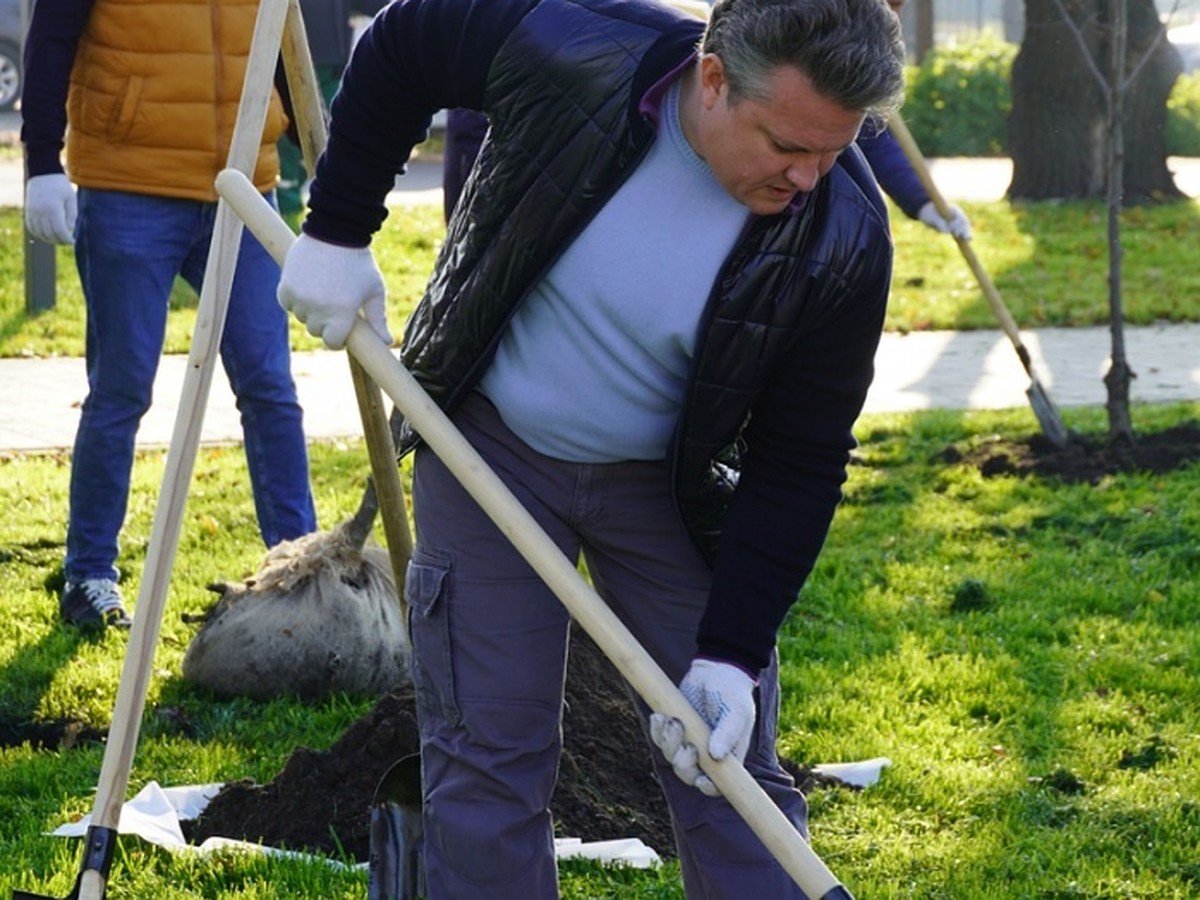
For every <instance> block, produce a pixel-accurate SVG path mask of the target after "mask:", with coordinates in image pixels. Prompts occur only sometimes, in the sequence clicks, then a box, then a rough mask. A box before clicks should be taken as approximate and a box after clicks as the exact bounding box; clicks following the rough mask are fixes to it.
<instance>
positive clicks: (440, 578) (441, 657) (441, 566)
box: [404, 547, 460, 723]
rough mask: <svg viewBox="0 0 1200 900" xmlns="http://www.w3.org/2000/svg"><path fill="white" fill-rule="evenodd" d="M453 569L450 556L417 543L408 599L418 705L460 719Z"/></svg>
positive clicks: (430, 713)
mask: <svg viewBox="0 0 1200 900" xmlns="http://www.w3.org/2000/svg"><path fill="white" fill-rule="evenodd" d="M452 569H453V566H452V565H451V562H450V558H449V557H447V556H445V555H443V554H439V553H431V552H430V551H428V550H423V549H422V548H421V547H415V548H414V549H413V554H412V558H411V559H410V560H409V562H408V569H407V572H406V573H405V577H404V599H405V600H406V601H407V603H408V630H409V634H410V635H411V636H412V644H413V667H412V668H413V684H414V686H415V687H416V689H417V705H418V708H419V709H420V711H421V714H422V715H428V716H432V717H434V718H437V719H445V720H446V721H448V722H453V723H457V722H458V721H459V719H460V715H459V711H458V703H457V702H456V699H455V690H454V659H453V655H452V653H451V644H450V616H449V611H448V610H447V608H446V607H447V602H446V595H447V593H448V591H449V589H450V581H451V578H450V575H451V572H452Z"/></svg>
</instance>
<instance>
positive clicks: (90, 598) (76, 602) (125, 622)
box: [58, 578, 133, 629]
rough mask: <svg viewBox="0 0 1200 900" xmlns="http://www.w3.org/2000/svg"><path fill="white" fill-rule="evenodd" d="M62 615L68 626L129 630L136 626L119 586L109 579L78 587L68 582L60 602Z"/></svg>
mask: <svg viewBox="0 0 1200 900" xmlns="http://www.w3.org/2000/svg"><path fill="white" fill-rule="evenodd" d="M58 612H59V615H60V616H62V620H63V621H64V622H66V623H67V624H68V625H77V626H79V627H80V628H87V629H102V628H104V627H105V626H107V625H111V626H113V627H114V628H128V627H130V626H131V625H132V624H133V619H131V618H129V614H128V613H126V612H125V607H124V605H123V604H122V602H121V592H120V590H118V588H117V583H116V582H115V581H112V580H111V579H108V578H88V579H85V580H83V581H81V582H79V583H78V584H74V583H72V582H70V581H68V582H67V584H66V587H65V588H63V593H62V597H60V598H59V601H58Z"/></svg>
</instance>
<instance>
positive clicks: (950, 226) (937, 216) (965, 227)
mask: <svg viewBox="0 0 1200 900" xmlns="http://www.w3.org/2000/svg"><path fill="white" fill-rule="evenodd" d="M946 211H947V212H949V213H950V218H949V219H943V218H942V214H941V213H939V212H938V211H937V206H936V205H935V204H934V202H933V201H932V200H930V201H928V202H927V203H926V204H925V205H924V206H922V207H921V208H920V209H919V210H918V211H917V218H918V219H919V220H920V221H922V222H924V223H925V224H926V225H928V226H929V227H930V228H932V229H933V230H934V231H940V232H942V233H943V234H952V235H954V236H955V237H956V238H961V239H962V240H964V241H969V240H970V239H971V220H970V219H968V218H967V214H966V213H965V212H963V211H962V210H961V209H960V208H959V207H957V206H955V205H954V204H953V203H949V204H947V210H946Z"/></svg>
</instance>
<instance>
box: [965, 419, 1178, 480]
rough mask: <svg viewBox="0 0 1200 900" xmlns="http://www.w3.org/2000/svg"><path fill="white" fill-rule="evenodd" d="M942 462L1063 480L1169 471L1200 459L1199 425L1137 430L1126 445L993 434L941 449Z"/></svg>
mask: <svg viewBox="0 0 1200 900" xmlns="http://www.w3.org/2000/svg"><path fill="white" fill-rule="evenodd" d="M942 459H944V460H945V461H946V462H954V463H965V464H967V465H972V466H976V467H978V468H979V471H980V472H981V473H982V474H983V475H984V476H988V477H991V476H996V475H1035V476H1039V477H1044V478H1055V479H1058V480H1060V481H1062V482H1065V483H1068V484H1098V483H1099V482H1100V480H1101V479H1103V478H1104V477H1105V476H1106V475H1115V474H1118V473H1121V472H1153V473H1159V474H1163V473H1167V472H1172V471H1174V470H1176V469H1178V468H1180V467H1182V466H1186V465H1188V464H1189V463H1192V462H1195V461H1196V460H1200V424H1198V423H1193V422H1188V423H1185V424H1183V425H1178V426H1176V427H1174V428H1168V429H1165V430H1163V431H1156V432H1152V433H1147V434H1138V435H1137V437H1136V439H1135V441H1134V443H1133V444H1132V445H1126V444H1120V443H1118V444H1109V443H1107V442H1106V441H1105V439H1104V438H1103V437H1098V436H1081V435H1072V437H1071V440H1070V442H1069V443H1068V444H1067V446H1066V447H1064V448H1061V449H1060V448H1058V447H1055V446H1054V445H1053V444H1051V443H1050V442H1049V441H1048V440H1046V438H1045V437H1044V436H1043V435H1041V434H1035V435H1034V436H1033V437H1031V438H1030V439H1028V440H1024V441H1014V440H1009V439H1006V438H1000V437H997V438H994V439H991V440H988V441H985V442H983V443H981V444H979V445H978V446H975V447H972V448H971V449H969V450H966V451H963V450H960V449H959V448H957V447H950V448H948V449H947V450H945V451H943V453H942Z"/></svg>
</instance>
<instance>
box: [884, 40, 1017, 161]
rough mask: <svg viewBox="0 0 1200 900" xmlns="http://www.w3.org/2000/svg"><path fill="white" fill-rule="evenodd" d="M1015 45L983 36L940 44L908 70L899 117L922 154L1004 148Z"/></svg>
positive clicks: (972, 152) (973, 152) (988, 153)
mask: <svg viewBox="0 0 1200 900" xmlns="http://www.w3.org/2000/svg"><path fill="white" fill-rule="evenodd" d="M1016 55H1017V45H1016V44H1010V43H1007V42H1006V41H1003V40H1001V39H1000V38H997V37H995V36H991V35H985V36H983V37H981V38H979V39H977V40H975V41H973V42H971V43H968V44H958V45H954V46H946V47H939V48H937V49H935V50H932V51H931V52H930V53H928V54H927V55H926V57H925V59H924V60H923V61H922V63H921V65H920V66H916V67H910V69H909V72H908V76H909V77H908V88H907V99H906V102H905V105H904V111H903V114H904V120H905V121H906V122H907V123H908V127H909V129H910V130H911V131H912V133H913V137H914V138H916V140H917V143H918V144H919V145H920V147H921V150H922V151H923V152H924V154H925V155H926V156H997V155H1000V154H1003V153H1004V152H1005V145H1006V132H1005V128H1006V124H1005V122H1006V119H1007V117H1008V112H1009V110H1010V109H1012V90H1011V87H1010V74H1011V71H1012V61H1013V57H1015V56H1016Z"/></svg>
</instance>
